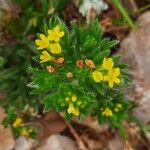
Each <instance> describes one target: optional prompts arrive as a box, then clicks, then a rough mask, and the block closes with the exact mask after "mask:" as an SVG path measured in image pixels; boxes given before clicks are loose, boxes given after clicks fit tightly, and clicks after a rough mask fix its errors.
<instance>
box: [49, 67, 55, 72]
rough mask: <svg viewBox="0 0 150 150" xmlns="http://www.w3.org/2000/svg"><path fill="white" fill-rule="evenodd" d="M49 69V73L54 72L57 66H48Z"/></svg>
mask: <svg viewBox="0 0 150 150" xmlns="http://www.w3.org/2000/svg"><path fill="white" fill-rule="evenodd" d="M47 71H48V72H49V73H53V72H54V71H55V68H53V67H52V66H47Z"/></svg>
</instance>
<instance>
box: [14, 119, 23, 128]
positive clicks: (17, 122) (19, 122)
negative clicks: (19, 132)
mask: <svg viewBox="0 0 150 150" xmlns="http://www.w3.org/2000/svg"><path fill="white" fill-rule="evenodd" d="M22 122H23V120H22V119H21V118H20V117H17V118H16V120H15V122H14V123H13V127H14V128H17V127H18V126H19V125H20V124H21V123H22Z"/></svg>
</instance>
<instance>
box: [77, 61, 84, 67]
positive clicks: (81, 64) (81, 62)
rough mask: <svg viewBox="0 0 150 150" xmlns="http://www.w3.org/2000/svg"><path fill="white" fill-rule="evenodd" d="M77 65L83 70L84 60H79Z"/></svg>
mask: <svg viewBox="0 0 150 150" xmlns="http://www.w3.org/2000/svg"><path fill="white" fill-rule="evenodd" d="M76 65H77V66H78V67H79V68H83V66H84V61H83V60H78V61H77V62H76Z"/></svg>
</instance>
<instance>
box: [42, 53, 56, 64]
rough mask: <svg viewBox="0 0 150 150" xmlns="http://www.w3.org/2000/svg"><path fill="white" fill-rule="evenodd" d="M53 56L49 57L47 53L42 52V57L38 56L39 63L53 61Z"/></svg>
mask: <svg viewBox="0 0 150 150" xmlns="http://www.w3.org/2000/svg"><path fill="white" fill-rule="evenodd" d="M53 59H54V58H53V56H51V55H50V54H49V53H48V52H47V51H43V52H42V55H41V56H40V60H41V61H40V62H41V63H43V62H46V61H53Z"/></svg>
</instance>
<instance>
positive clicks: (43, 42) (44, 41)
mask: <svg viewBox="0 0 150 150" xmlns="http://www.w3.org/2000/svg"><path fill="white" fill-rule="evenodd" d="M35 44H36V45H37V46H38V48H37V49H44V48H48V46H49V39H48V38H47V37H46V36H45V35H44V34H40V39H37V40H35Z"/></svg>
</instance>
